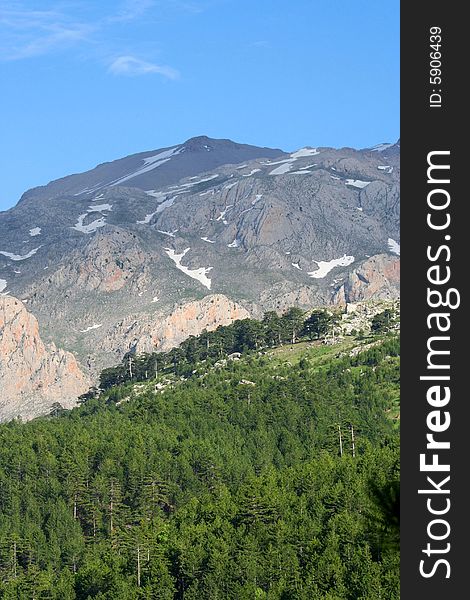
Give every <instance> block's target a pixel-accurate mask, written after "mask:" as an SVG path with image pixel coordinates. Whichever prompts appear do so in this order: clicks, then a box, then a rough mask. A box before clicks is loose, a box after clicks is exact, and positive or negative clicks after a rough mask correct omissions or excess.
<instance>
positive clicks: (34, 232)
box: [29, 227, 41, 237]
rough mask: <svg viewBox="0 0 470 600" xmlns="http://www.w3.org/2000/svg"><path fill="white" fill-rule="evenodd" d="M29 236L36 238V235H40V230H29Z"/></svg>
mask: <svg viewBox="0 0 470 600" xmlns="http://www.w3.org/2000/svg"><path fill="white" fill-rule="evenodd" d="M29 235H30V236H31V237H36V236H37V235H41V228H40V227H33V228H32V229H30V230H29Z"/></svg>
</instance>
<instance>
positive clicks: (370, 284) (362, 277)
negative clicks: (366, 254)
mask: <svg viewBox="0 0 470 600" xmlns="http://www.w3.org/2000/svg"><path fill="white" fill-rule="evenodd" d="M399 285H400V261H399V259H398V258H396V257H392V256H386V255H384V254H380V255H378V256H373V257H372V258H369V259H368V260H366V261H365V262H364V263H363V264H362V265H361V266H360V267H359V268H357V269H354V270H353V271H352V272H351V273H349V275H348V277H347V279H346V281H345V282H344V283H343V284H342V285H341V286H340V287H339V288H338V289H337V290H336V291H335V295H334V302H335V304H349V303H351V302H360V301H362V300H369V299H371V298H374V299H376V300H377V299H381V300H390V299H393V298H396V297H397V290H398V288H399Z"/></svg>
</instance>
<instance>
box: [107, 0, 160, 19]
mask: <svg viewBox="0 0 470 600" xmlns="http://www.w3.org/2000/svg"><path fill="white" fill-rule="evenodd" d="M154 6H155V0H125V1H124V2H123V3H122V5H121V7H120V8H118V10H117V14H115V15H113V16H112V17H110V19H109V20H110V21H133V20H134V19H138V18H139V17H141V16H142V15H143V14H145V13H146V12H147V11H148V10H149V9H151V8H153V7H154Z"/></svg>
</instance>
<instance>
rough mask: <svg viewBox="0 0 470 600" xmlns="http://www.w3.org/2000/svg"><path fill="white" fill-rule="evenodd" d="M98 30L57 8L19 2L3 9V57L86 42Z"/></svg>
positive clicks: (28, 55) (0, 49) (36, 53)
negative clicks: (34, 7)
mask: <svg viewBox="0 0 470 600" xmlns="http://www.w3.org/2000/svg"><path fill="white" fill-rule="evenodd" d="M94 30H95V26H94V25H92V24H90V23H84V22H81V21H79V20H74V19H73V18H71V17H69V16H67V15H65V14H63V13H61V12H59V11H56V10H30V9H24V8H21V7H19V6H18V5H17V4H15V5H10V6H8V5H7V6H5V5H4V7H3V8H2V9H1V10H0V34H1V39H2V43H1V45H0V59H1V60H4V61H5V60H6V61H11V60H20V59H24V58H31V57H34V56H40V55H44V54H47V53H49V52H51V51H53V50H55V49H58V48H62V47H64V46H70V45H73V44H76V43H78V42H82V41H84V40H86V39H87V37H88V36H89V35H90V34H91V33H92V32H93V31H94Z"/></svg>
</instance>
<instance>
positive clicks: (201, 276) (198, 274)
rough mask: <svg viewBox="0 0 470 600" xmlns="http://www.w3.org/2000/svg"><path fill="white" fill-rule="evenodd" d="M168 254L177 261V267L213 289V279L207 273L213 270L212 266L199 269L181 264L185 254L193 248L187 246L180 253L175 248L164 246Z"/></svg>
mask: <svg viewBox="0 0 470 600" xmlns="http://www.w3.org/2000/svg"><path fill="white" fill-rule="evenodd" d="M164 250H165V252H166V254H167V256H168V257H169V258H170V259H171V260H172V261H173V262H174V263H175V265H176V268H177V269H179V270H180V271H182V272H183V273H184V274H185V275H188V277H192V279H196V280H197V281H199V283H202V285H204V286H205V287H206V288H207V289H208V290H210V289H211V280H210V279H209V277H207V273H209V271H211V270H212V267H200V268H199V269H189V268H188V267H185V266H183V265H182V264H181V261H182V260H183V258H184V256H186V254H187V253H188V252H189V251H190V250H191V248H186V250H183V252H181V253H180V254H177V253H176V252H175V250H173V248H164Z"/></svg>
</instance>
